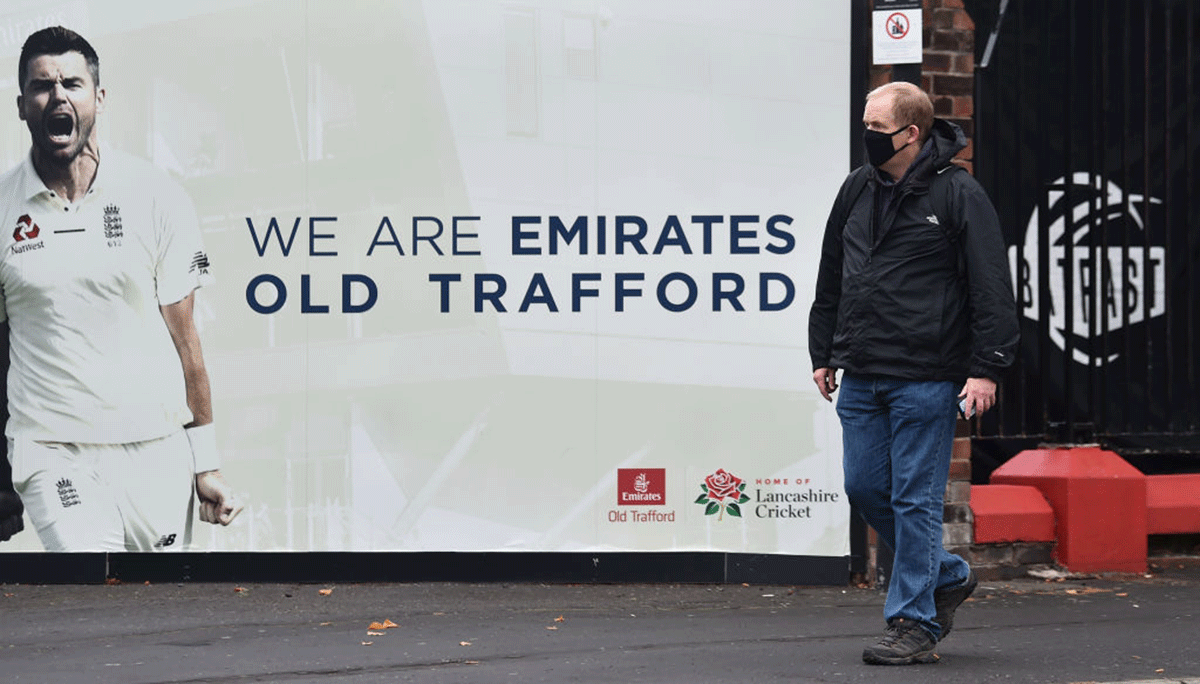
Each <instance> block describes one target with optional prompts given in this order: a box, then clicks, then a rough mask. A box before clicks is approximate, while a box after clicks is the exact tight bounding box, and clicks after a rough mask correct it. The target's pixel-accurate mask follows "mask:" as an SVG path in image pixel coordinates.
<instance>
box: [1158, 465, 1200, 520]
mask: <svg viewBox="0 0 1200 684" xmlns="http://www.w3.org/2000/svg"><path fill="white" fill-rule="evenodd" d="M1146 530H1147V532H1148V533H1149V534H1197V533H1200V475H1149V476H1147V477H1146Z"/></svg>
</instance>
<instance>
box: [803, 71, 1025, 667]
mask: <svg viewBox="0 0 1200 684" xmlns="http://www.w3.org/2000/svg"><path fill="white" fill-rule="evenodd" d="M863 123H864V125H865V126H866V130H865V131H864V133H863V143H864V145H865V147H866V151H867V157H868V160H869V163H868V164H867V165H864V166H863V167H860V168H859V169H856V170H855V171H854V172H852V173H851V174H850V176H849V177H847V179H846V181H845V183H843V185H842V190H841V192H839V194H838V198H837V201H836V202H835V203H834V207H833V210H832V211H831V212H830V216H829V220H828V222H827V223H826V226H825V238H824V241H823V243H822V247H821V263H820V269H819V272H818V275H817V287H816V298H815V300H814V302H813V306H812V310H811V312H810V315H809V354H810V356H811V357H812V364H813V381H814V382H815V383H816V384H817V388H818V390H819V391H820V392H821V396H822V397H824V398H825V399H826V400H830V401H832V396H831V395H832V393H833V392H834V391H835V390H837V389H838V384H837V381H836V372H837V369H842V370H843V376H842V385H841V387H842V391H841V394H840V395H839V396H838V402H837V411H838V417H839V418H840V419H841V422H842V440H843V468H844V471H845V486H846V494H847V496H848V498H849V499H850V502H851V503H852V504H853V505H854V506H855V508H856V509H857V510H858V511H859V512H860V513H861V514H862V516H863V517H864V518H865V519H866V521H867V522H868V523H869V524H870V525H871V527H873V528H875V530H876V532H878V533H879V537H880V539H882V540H883V542H884V543H885V544H887V545H888V546H889V547H890V548H891V549H892V550H893V551H894V552H895V560H894V564H893V567H892V578H891V583H890V585H889V588H888V596H887V601H886V603H885V605H884V618H885V619H886V620H887V629H886V630H885V632H884V634H883V637H882V638H881V639H880V640H879V642H878V643H877V644H874V645H872V646H870V647H868V648H867V649H865V650H864V651H863V660H864V661H866V662H867V663H871V664H889V665H906V664H911V663H922V662H932V661H934V660H936V659H937V656H936V655H935V654H934V648H935V646H936V645H937V642H938V641H940V640H941V639H943V638H945V637H946V635H947V634H949V632H950V629H951V627H952V625H953V618H954V611H955V609H957V608H958V606H959V605H960V604H961V603H962V602H963V601H964V600H966V598H967V597H968V596H969V595H970V594H971V592H972V591H973V590H974V589H975V586H976V580H975V576H974V573H972V572H971V569H970V567H969V566H968V565H967V563H966V561H964V560H963V559H962V558H959V557H958V556H955V555H953V554H951V553H949V552H947V551H946V550H945V549H944V548H943V547H942V515H943V495H944V491H945V485H946V480H947V477H948V474H949V468H950V452H951V446H952V442H953V438H954V422H955V417H956V405H957V406H958V407H961V409H962V411H963V412H964V413H965V415H966V416H971V415H973V414H975V413H981V412H983V411H986V410H988V409H989V408H991V407H992V405H993V404H994V403H995V400H996V383H997V381H998V380H999V378H1000V375H1001V373H1002V372H1003V370H1004V369H1005V368H1006V367H1008V366H1009V365H1010V364H1011V363H1012V361H1013V359H1014V358H1015V355H1016V351H1017V341H1018V322H1017V314H1016V305H1015V303H1014V301H1013V294H1012V285H1011V282H1010V278H1009V273H1008V261H1007V259H1006V257H1005V250H1004V242H1003V238H1002V236H1001V232H1000V226H999V220H998V219H997V217H996V212H995V209H994V208H993V207H992V204H991V202H990V201H989V200H988V198H987V195H986V194H985V193H984V191H983V189H982V188H981V187H980V186H979V184H978V183H977V182H975V179H974V178H972V177H971V176H970V175H969V174H967V173H965V172H958V171H959V169H958V168H957V167H955V166H954V165H953V164H952V162H951V160H952V159H953V157H954V155H956V154H957V153H958V152H959V151H960V150H962V149H963V148H964V147H965V146H966V138H965V136H964V135H963V133H962V131H961V130H960V129H959V128H958V127H957V126H955V125H954V124H952V123H950V122H948V121H944V120H941V119H935V118H934V116H933V105H932V104H931V103H930V101H929V97H928V96H927V95H926V94H925V93H924V92H922V91H921V90H920V89H919V88H918V87H916V86H915V85H912V84H911V83H889V84H887V85H884V86H882V87H880V88H877V89H876V90H874V91H872V92H871V93H870V94H869V95H867V103H866V107H865V108H864V112H863ZM960 400H961V402H960Z"/></svg>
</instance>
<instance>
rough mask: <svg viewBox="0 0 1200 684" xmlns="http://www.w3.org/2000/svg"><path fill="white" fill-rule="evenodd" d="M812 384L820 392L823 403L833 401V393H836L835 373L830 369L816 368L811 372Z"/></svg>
mask: <svg viewBox="0 0 1200 684" xmlns="http://www.w3.org/2000/svg"><path fill="white" fill-rule="evenodd" d="M813 382H815V383H817V389H819V390H821V396H823V397H825V401H833V396H832V395H833V393H834V392H836V391H837V388H838V385H837V371H836V370H834V369H832V368H818V369H816V370H815V371H813Z"/></svg>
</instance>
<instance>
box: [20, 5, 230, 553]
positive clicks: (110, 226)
mask: <svg viewBox="0 0 1200 684" xmlns="http://www.w3.org/2000/svg"><path fill="white" fill-rule="evenodd" d="M18 75H19V78H20V95H19V96H18V98H17V109H18V115H19V116H20V118H21V119H22V120H23V121H25V123H26V125H27V126H28V128H29V133H30V137H31V139H32V147H31V150H30V154H29V156H28V157H27V158H26V159H25V160H24V161H23V162H22V163H21V164H19V165H18V166H17V167H16V168H14V169H12V170H11V171H9V172H8V173H6V174H5V175H4V176H2V177H0V221H3V223H2V224H0V226H2V227H3V228H4V230H2V231H0V323H3V326H0V327H3V328H6V329H0V334H2V335H5V336H6V337H7V339H8V342H9V354H8V358H7V359H5V361H7V362H8V363H9V369H8V379H7V386H6V391H7V403H8V410H9V418H8V422H7V426H6V435H7V438H8V439H7V442H8V458H9V460H10V461H11V464H12V480H13V485H14V486H15V489H16V492H17V493H18V494H19V495H20V498H21V500H22V501H23V502H24V505H25V510H26V511H27V513H28V515H29V518H30V521H31V522H32V523H33V526H34V527H35V528H36V529H37V532H38V536H39V537H40V538H41V541H42V544H43V546H45V548H46V549H47V550H51V551H124V550H131V551H151V550H168V551H170V550H179V549H183V548H184V547H185V546H186V545H187V543H188V542H189V541H190V536H191V517H192V508H193V496H196V497H198V500H199V504H200V518H201V520H204V521H206V522H211V523H220V524H223V525H227V524H229V522H230V521H231V520H232V519H233V517H234V516H236V515H237V514H238V512H239V511H240V510H241V505H240V504H239V503H238V502H237V500H236V499H235V497H234V495H233V492H232V490H231V488H230V487H229V485H228V484H227V483H226V482H225V480H224V478H223V477H222V476H221V472H220V470H219V467H220V464H219V462H218V457H217V451H216V441H215V438H214V429H213V425H212V405H211V396H210V392H209V383H208V373H207V370H206V369H205V367H204V358H203V355H202V353H201V349H200V340H199V337H198V335H197V333H196V328H195V325H194V322H193V318H192V306H193V293H194V290H195V289H196V288H198V287H200V286H201V285H204V284H205V283H206V282H208V281H209V280H210V279H211V276H210V274H209V272H208V269H209V264H208V258H207V256H206V255H205V253H204V247H203V244H202V242H201V238H200V230H199V225H198V222H197V219H196V212H195V209H194V208H193V206H192V203H191V201H190V200H189V199H188V197H187V195H186V194H185V193H184V191H183V189H182V188H180V187H179V186H178V184H176V183H175V182H174V181H172V180H171V179H170V178H169V177H168V176H167V175H166V174H164V173H163V172H161V171H159V170H158V169H156V168H154V167H152V166H151V165H150V164H148V163H146V162H144V161H140V160H137V159H135V158H133V157H130V156H128V155H123V154H120V153H118V152H116V151H115V150H112V149H109V148H107V147H102V146H100V145H99V144H98V141H97V132H96V115H97V114H99V113H100V112H102V111H103V108H104V98H105V91H104V89H103V88H101V87H100V78H99V60H98V58H97V56H96V53H95V50H93V49H92V47H91V45H89V44H88V43H87V41H86V40H84V39H83V38H82V37H81V36H79V35H78V34H76V33H74V32H72V31H69V30H67V29H63V28H61V27H53V28H48V29H44V30H41V31H38V32H36V33H34V34H33V35H31V36H30V37H29V39H28V40H27V41H26V43H25V46H24V48H23V49H22V52H21V57H20V64H19V70H18Z"/></svg>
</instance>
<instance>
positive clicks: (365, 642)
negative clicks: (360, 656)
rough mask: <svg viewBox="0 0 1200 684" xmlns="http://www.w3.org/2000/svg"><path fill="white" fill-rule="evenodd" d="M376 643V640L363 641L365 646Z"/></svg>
mask: <svg viewBox="0 0 1200 684" xmlns="http://www.w3.org/2000/svg"><path fill="white" fill-rule="evenodd" d="M374 643H375V642H374V641H364V642H362V645H363V646H370V645H371V644H374Z"/></svg>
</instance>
